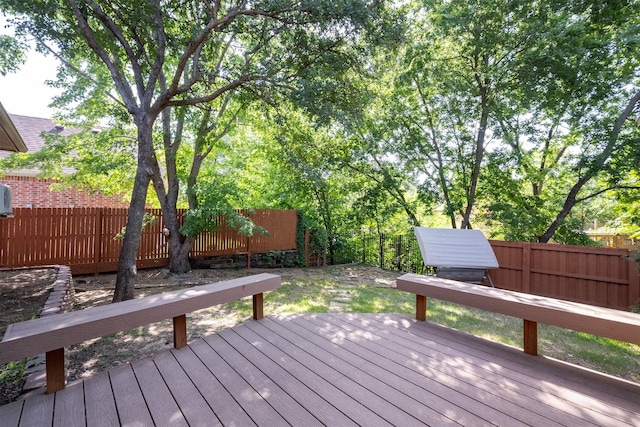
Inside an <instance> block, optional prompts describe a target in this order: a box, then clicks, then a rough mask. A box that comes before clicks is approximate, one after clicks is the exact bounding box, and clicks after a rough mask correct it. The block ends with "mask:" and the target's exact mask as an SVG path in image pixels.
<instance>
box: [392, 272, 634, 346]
mask: <svg viewBox="0 0 640 427" xmlns="http://www.w3.org/2000/svg"><path fill="white" fill-rule="evenodd" d="M396 284H397V289H399V290H401V291H406V292H411V293H414V294H416V319H418V320H426V311H427V297H430V298H435V299H439V300H442V301H449V302H453V303H456V304H462V305H466V306H469V307H476V308H479V309H482V310H487V311H492V312H496V313H502V314H506V315H508V316H513V317H518V318H521V319H523V320H524V324H523V329H524V331H523V332H524V333H523V340H524V344H523V347H524V351H525V352H526V353H529V354H533V355H537V354H538V322H540V323H545V324H547V325H553V326H559V327H561V328H566V329H572V330H574V331H579V332H586V333H589V334H593V335H598V336H602V337H606V338H612V339H615V340H619V341H626V342H629V343H633V344H638V345H640V314H637V313H629V312H626V311H620V310H614V309H611V308H603V307H596V306H592V305H587V304H581V303H577V302H571V301H564V300H558V299H555V298H547V297H542V296H537V295H530V294H523V293H520V292H514V291H509V290H505V289H495V288H490V287H486V286H480V285H472V284H468V283H462V282H457V281H453V280H447V279H441V278H437V277H433V276H421V275H418V274H405V275H403V276H400V277H399V278H398V279H397V280H396Z"/></svg>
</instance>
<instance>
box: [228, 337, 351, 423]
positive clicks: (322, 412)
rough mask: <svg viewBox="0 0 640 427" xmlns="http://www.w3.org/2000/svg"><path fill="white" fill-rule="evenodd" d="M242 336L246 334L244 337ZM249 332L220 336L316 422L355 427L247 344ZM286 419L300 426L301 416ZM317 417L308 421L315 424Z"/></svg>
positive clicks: (333, 408) (280, 367)
mask: <svg viewBox="0 0 640 427" xmlns="http://www.w3.org/2000/svg"><path fill="white" fill-rule="evenodd" d="M236 331H240V333H242V332H245V334H243V335H241V334H239V333H238V332H236ZM246 332H250V331H249V330H248V329H247V328H238V329H237V330H231V329H228V330H225V331H222V332H221V333H220V334H219V335H220V337H221V338H223V339H224V340H225V341H226V342H228V343H229V345H231V346H233V347H234V348H236V349H237V350H238V351H239V352H240V353H241V354H243V355H245V357H247V358H248V359H250V360H251V363H253V364H254V365H255V366H256V368H258V369H260V371H261V372H262V373H264V375H267V376H268V377H269V378H270V379H271V380H272V381H273V382H274V383H275V384H278V385H280V387H282V389H283V390H284V391H285V392H286V393H287V394H288V395H289V396H291V397H293V398H294V399H295V400H296V401H297V402H298V403H299V404H300V405H301V406H302V407H304V408H310V411H311V412H312V413H313V414H317V416H318V418H317V420H318V421H320V423H321V424H323V425H340V426H345V427H346V426H349V425H356V424H355V423H354V422H353V421H352V420H350V419H349V418H348V417H347V416H346V415H344V414H343V413H342V412H340V411H338V410H337V409H336V408H335V407H334V406H333V405H331V404H330V403H329V402H327V401H326V400H324V399H323V398H322V397H320V396H319V395H318V394H316V392H315V391H314V390H313V389H311V388H309V386H307V385H305V384H304V383H303V382H302V381H300V380H299V379H298V378H297V377H296V376H295V375H293V374H291V373H290V372H288V371H286V370H285V369H284V368H283V367H282V366H280V365H278V364H277V363H275V362H274V361H273V360H271V359H270V358H269V355H267V354H264V353H262V352H261V351H260V350H259V349H258V348H256V347H255V346H254V345H252V344H251V343H249V342H247V341H246V340H245V338H244V337H246ZM294 415H295V417H292V418H287V421H289V422H291V423H292V424H294V425H301V424H299V421H302V420H298V419H297V418H298V416H297V415H296V414H294ZM315 420H316V418H315V417H314V419H313V420H311V421H309V422H310V423H311V422H313V423H315V422H316V421H315Z"/></svg>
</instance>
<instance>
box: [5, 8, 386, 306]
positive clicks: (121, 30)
mask: <svg viewBox="0 0 640 427" xmlns="http://www.w3.org/2000/svg"><path fill="white" fill-rule="evenodd" d="M377 7H381V5H380V3H379V2H373V3H372V4H369V3H368V2H364V1H357V0H354V1H350V2H344V3H340V4H335V3H334V2H330V1H321V2H309V3H308V4H307V3H305V4H301V3H298V2H277V1H276V2H272V1H264V2H255V3H253V4H251V5H247V4H245V2H243V1H238V2H229V3H224V4H223V2H221V1H213V2H210V1H192V2H186V3H185V2H178V1H161V0H146V1H93V0H68V1H62V0H38V1H32V2H23V1H21V0H1V1H0V9H1V10H3V11H6V12H9V13H11V14H13V15H15V18H13V23H14V24H15V25H16V28H17V29H18V31H19V32H22V33H28V34H31V35H32V36H33V37H34V38H35V40H36V42H37V44H38V45H39V47H40V48H41V49H46V50H48V51H50V52H51V53H53V54H54V55H55V56H56V57H58V59H60V60H61V61H62V63H63V64H64V65H65V66H66V67H68V68H69V69H71V70H73V71H74V72H75V73H76V74H77V76H78V78H80V79H83V80H84V81H87V82H89V83H87V84H88V85H93V86H94V87H98V86H99V87H101V88H105V89H106V94H107V96H108V97H109V98H111V101H112V102H113V103H115V104H116V105H118V106H120V107H121V108H122V109H124V110H126V111H127V113H128V114H129V115H130V117H131V121H132V123H133V125H134V126H135V128H136V131H137V147H136V149H137V152H136V156H137V169H136V174H135V181H134V186H133V191H132V197H131V205H130V209H129V215H128V219H127V232H126V234H125V237H124V240H123V245H122V250H121V253H120V258H119V262H118V276H117V280H116V289H115V293H114V298H113V300H114V301H120V300H123V299H130V298H133V296H134V294H133V282H132V279H133V277H134V275H135V274H136V255H137V251H138V246H139V243H140V232H141V229H142V225H143V214H144V206H145V202H146V196H147V191H148V187H149V184H150V182H151V181H152V180H153V182H154V183H156V185H158V180H157V178H156V179H154V176H157V173H158V171H159V169H160V166H159V163H158V160H157V157H156V152H155V150H154V139H153V128H154V124H155V122H156V119H157V118H158V117H159V116H160V115H161V114H162V113H163V111H164V110H165V109H167V108H170V107H171V108H177V107H185V106H191V105H198V104H202V103H207V102H211V101H214V100H216V99H218V98H219V97H221V96H223V95H224V94H226V93H228V92H230V91H233V90H235V89H237V88H239V87H241V86H243V85H246V84H248V83H250V82H251V83H254V84H257V83H258V82H261V83H263V84H264V85H268V84H269V83H274V82H278V83H282V82H279V80H278V79H279V77H282V76H280V75H277V74H276V75H274V74H269V72H271V71H273V67H271V66H269V65H273V64H283V66H282V67H276V68H281V69H282V68H283V67H287V66H288V67H290V68H289V70H291V69H293V67H296V66H299V65H300V64H305V63H308V62H313V59H314V56H313V54H314V52H318V51H320V52H322V50H323V49H322V48H324V50H327V49H328V48H329V47H333V46H336V45H339V44H340V42H341V41H343V40H345V39H346V38H347V37H345V35H347V36H353V34H354V33H355V32H357V31H358V30H359V29H360V28H361V27H362V26H363V25H367V26H369V28H371V29H374V28H375V27H374V26H372V25H371V24H372V22H373V21H374V20H372V19H371V18H372V17H373V16H374V15H375V13H376V8H377ZM291 46H297V47H299V48H300V47H304V48H305V49H292V50H289V49H288V48H290V47H291ZM318 47H319V48H320V49H318ZM262 52H264V53H262ZM260 59H263V61H260ZM264 59H266V60H267V62H266V63H265V61H264ZM96 68H98V69H103V70H104V71H105V72H99V73H93V72H92V71H93V69H96ZM105 74H107V75H108V76H109V77H110V79H109V80H105V81H97V80H96V77H95V76H96V75H97V76H100V77H102V76H104V75H105ZM286 75H290V74H289V73H287V74H286ZM172 191H173V190H172Z"/></svg>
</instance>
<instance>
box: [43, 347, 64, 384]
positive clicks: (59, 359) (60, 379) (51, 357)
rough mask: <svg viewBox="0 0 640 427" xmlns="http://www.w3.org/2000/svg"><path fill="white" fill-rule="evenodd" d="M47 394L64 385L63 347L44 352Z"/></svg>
mask: <svg viewBox="0 0 640 427" xmlns="http://www.w3.org/2000/svg"><path fill="white" fill-rule="evenodd" d="M45 356H46V366H45V370H46V374H47V394H51V393H55V392H56V391H58V390H62V389H63V388H64V386H65V380H66V378H65V377H66V375H65V371H64V348H59V349H57V350H51V351H47V353H46V355H45Z"/></svg>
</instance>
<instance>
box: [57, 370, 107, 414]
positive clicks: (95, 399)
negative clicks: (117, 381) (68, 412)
mask: <svg viewBox="0 0 640 427" xmlns="http://www.w3.org/2000/svg"><path fill="white" fill-rule="evenodd" d="M76 384H77V383H76ZM84 394H85V396H90V397H89V398H85V412H86V417H87V425H88V426H109V425H111V426H113V425H118V422H119V420H118V411H117V409H116V404H115V400H114V396H113V391H112V389H111V382H110V381H109V375H108V373H107V372H101V373H99V374H96V375H94V376H93V377H91V378H89V379H87V380H85V381H84ZM49 396H52V397H53V396H54V395H49ZM56 396H57V393H56Z"/></svg>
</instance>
